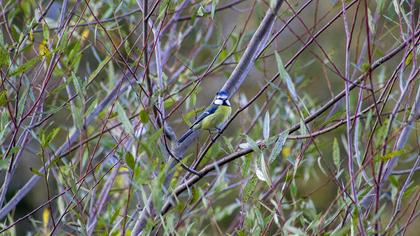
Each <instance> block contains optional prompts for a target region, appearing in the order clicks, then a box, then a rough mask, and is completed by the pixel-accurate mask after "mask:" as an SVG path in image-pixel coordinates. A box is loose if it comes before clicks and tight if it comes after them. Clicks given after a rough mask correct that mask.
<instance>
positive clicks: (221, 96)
mask: <svg viewBox="0 0 420 236" xmlns="http://www.w3.org/2000/svg"><path fill="white" fill-rule="evenodd" d="M228 97H229V95H228V94H227V92H226V91H220V92H217V93H216V99H221V100H227V99H228Z"/></svg>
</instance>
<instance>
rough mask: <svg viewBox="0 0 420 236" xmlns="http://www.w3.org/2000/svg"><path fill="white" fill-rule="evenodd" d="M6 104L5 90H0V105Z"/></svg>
mask: <svg viewBox="0 0 420 236" xmlns="http://www.w3.org/2000/svg"><path fill="white" fill-rule="evenodd" d="M6 104H7V91H6V90H2V91H0V107H4V106H6Z"/></svg>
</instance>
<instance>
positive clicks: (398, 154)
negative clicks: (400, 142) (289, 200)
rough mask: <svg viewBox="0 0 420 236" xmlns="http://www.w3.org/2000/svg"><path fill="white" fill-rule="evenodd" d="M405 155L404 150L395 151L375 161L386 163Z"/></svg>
mask: <svg viewBox="0 0 420 236" xmlns="http://www.w3.org/2000/svg"><path fill="white" fill-rule="evenodd" d="M405 153H406V151H405V150H404V149H400V150H396V151H393V152H389V153H387V154H385V155H383V156H381V157H379V158H378V159H377V161H387V160H389V159H392V158H395V157H397V156H401V155H404V154H405Z"/></svg>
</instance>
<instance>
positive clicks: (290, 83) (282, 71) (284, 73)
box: [275, 52, 298, 101]
mask: <svg viewBox="0 0 420 236" xmlns="http://www.w3.org/2000/svg"><path fill="white" fill-rule="evenodd" d="M275 55H276V61H277V69H278V70H279V74H280V78H281V79H283V80H284V81H285V82H286V85H287V89H288V90H289V93H290V94H291V95H292V98H293V100H295V101H297V100H298V95H297V93H296V89H295V85H294V84H293V81H292V78H291V77H290V75H289V73H287V71H286V68H285V67H284V65H283V62H282V60H281V58H280V55H279V54H278V53H277V52H275Z"/></svg>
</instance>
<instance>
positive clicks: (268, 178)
mask: <svg viewBox="0 0 420 236" xmlns="http://www.w3.org/2000/svg"><path fill="white" fill-rule="evenodd" d="M260 164H261V171H262V173H263V175H264V179H265V180H266V182H267V184H268V185H269V186H271V176H270V174H269V173H268V170H267V164H266V163H265V158H264V155H263V154H262V153H261V155H260Z"/></svg>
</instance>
